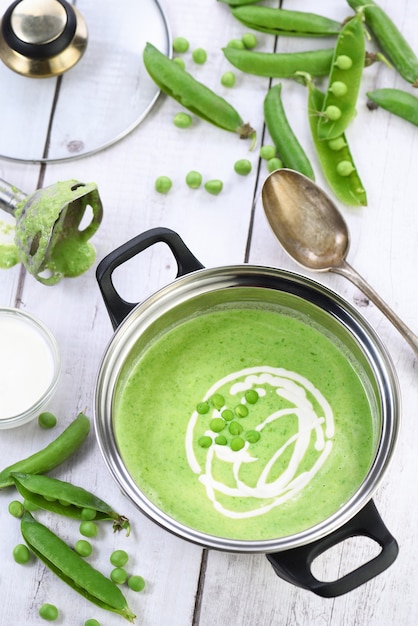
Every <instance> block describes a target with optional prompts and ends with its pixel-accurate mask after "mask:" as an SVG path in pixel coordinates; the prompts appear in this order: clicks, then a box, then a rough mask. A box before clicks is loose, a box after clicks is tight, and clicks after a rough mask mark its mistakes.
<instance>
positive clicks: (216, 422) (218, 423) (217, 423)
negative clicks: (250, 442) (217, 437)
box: [209, 417, 225, 433]
mask: <svg viewBox="0 0 418 626" xmlns="http://www.w3.org/2000/svg"><path fill="white" fill-rule="evenodd" d="M209 428H210V429H211V431H213V432H214V433H220V432H221V430H223V429H224V428H225V421H224V420H223V419H222V418H221V417H214V418H213V419H212V420H211V421H210V424H209Z"/></svg>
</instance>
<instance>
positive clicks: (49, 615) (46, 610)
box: [39, 603, 59, 622]
mask: <svg viewBox="0 0 418 626" xmlns="http://www.w3.org/2000/svg"><path fill="white" fill-rule="evenodd" d="M58 614H59V613H58V609H57V607H56V606H54V605H53V604H48V603H45V604H43V605H42V606H41V607H40V608H39V615H40V617H42V619H45V620H47V621H48V622H53V621H55V620H56V619H57V617H58Z"/></svg>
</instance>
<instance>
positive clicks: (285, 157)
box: [264, 83, 315, 180]
mask: <svg viewBox="0 0 418 626" xmlns="http://www.w3.org/2000/svg"><path fill="white" fill-rule="evenodd" d="M281 91H282V86H281V83H278V84H277V85H274V87H271V89H269V90H268V92H267V94H266V96H265V98H264V120H265V122H266V126H267V130H268V131H269V134H270V137H271V139H272V141H273V143H274V145H275V147H276V149H277V152H278V153H279V156H280V158H281V159H282V161H283V163H284V165H285V167H287V168H289V169H293V170H296V171H298V172H300V173H301V174H305V176H307V177H308V178H311V179H312V180H315V174H314V171H313V169H312V166H311V164H310V161H309V159H308V157H307V156H306V153H305V151H304V150H303V148H302V146H301V145H300V143H299V141H298V139H297V137H296V136H295V134H294V132H293V129H292V128H291V126H290V124H289V121H288V119H287V116H286V113H285V110H284V107H283V102H282V97H281Z"/></svg>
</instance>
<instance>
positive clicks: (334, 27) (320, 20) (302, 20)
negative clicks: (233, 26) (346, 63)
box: [231, 5, 341, 37]
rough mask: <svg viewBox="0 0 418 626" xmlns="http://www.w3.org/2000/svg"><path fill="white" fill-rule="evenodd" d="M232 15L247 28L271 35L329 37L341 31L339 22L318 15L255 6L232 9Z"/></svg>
mask: <svg viewBox="0 0 418 626" xmlns="http://www.w3.org/2000/svg"><path fill="white" fill-rule="evenodd" d="M231 13H232V15H233V16H234V17H235V18H236V19H237V20H238V21H239V22H241V24H244V26H246V27H247V28H251V29H253V30H257V31H260V32H263V33H269V34H271V35H285V36H290V37H292V36H293V37H329V36H331V35H338V33H339V32H340V30H341V24H340V23H339V22H336V21H335V20H332V19H330V18H328V17H323V16H322V15H317V14H316V13H306V12H303V11H292V10H287V9H275V8H272V7H265V6H254V5H251V6H239V7H231Z"/></svg>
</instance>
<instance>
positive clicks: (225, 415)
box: [221, 409, 234, 422]
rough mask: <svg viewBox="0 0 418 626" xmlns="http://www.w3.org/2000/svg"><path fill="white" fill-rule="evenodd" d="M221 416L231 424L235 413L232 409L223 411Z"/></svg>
mask: <svg viewBox="0 0 418 626" xmlns="http://www.w3.org/2000/svg"><path fill="white" fill-rule="evenodd" d="M221 415H222V417H223V418H224V420H225V421H226V422H230V421H231V420H233V419H234V412H233V411H231V409H225V411H222V413H221Z"/></svg>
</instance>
